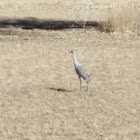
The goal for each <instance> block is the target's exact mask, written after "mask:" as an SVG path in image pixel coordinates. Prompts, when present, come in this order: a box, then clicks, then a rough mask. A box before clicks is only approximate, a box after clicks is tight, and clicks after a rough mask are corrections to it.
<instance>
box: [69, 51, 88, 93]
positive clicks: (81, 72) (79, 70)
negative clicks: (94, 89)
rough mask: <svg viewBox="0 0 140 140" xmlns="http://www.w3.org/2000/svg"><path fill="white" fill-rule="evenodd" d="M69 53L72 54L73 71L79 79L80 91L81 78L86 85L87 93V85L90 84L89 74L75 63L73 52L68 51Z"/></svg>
mask: <svg viewBox="0 0 140 140" xmlns="http://www.w3.org/2000/svg"><path fill="white" fill-rule="evenodd" d="M69 53H72V54H73V59H74V67H75V71H76V73H77V75H78V77H79V80H80V91H81V85H82V81H81V77H82V78H83V79H84V80H85V81H86V83H87V91H88V83H89V82H90V75H89V72H88V71H87V70H86V69H85V67H84V66H83V65H81V64H80V63H79V62H78V61H77V59H76V55H75V51H74V50H72V51H70V52H69Z"/></svg>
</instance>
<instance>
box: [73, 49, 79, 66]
mask: <svg viewBox="0 0 140 140" xmlns="http://www.w3.org/2000/svg"><path fill="white" fill-rule="evenodd" d="M73 59H74V65H78V61H77V59H76V55H75V52H74V51H73Z"/></svg>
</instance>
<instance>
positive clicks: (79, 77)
mask: <svg viewBox="0 0 140 140" xmlns="http://www.w3.org/2000/svg"><path fill="white" fill-rule="evenodd" d="M79 80H80V92H81V86H82V81H81V77H79Z"/></svg>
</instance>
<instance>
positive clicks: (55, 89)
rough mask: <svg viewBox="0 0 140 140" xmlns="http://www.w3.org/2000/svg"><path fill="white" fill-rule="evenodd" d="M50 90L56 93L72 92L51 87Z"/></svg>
mask: <svg viewBox="0 0 140 140" xmlns="http://www.w3.org/2000/svg"><path fill="white" fill-rule="evenodd" d="M49 89H50V90H54V91H58V92H72V91H70V90H67V89H63V88H54V87H50V88H49Z"/></svg>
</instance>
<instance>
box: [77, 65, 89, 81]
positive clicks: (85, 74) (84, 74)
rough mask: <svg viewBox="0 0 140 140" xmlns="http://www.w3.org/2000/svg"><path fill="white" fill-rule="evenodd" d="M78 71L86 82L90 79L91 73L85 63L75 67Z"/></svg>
mask: <svg viewBox="0 0 140 140" xmlns="http://www.w3.org/2000/svg"><path fill="white" fill-rule="evenodd" d="M75 70H76V73H77V74H78V76H79V77H82V78H83V79H84V80H86V82H89V81H90V75H89V72H88V71H87V70H86V68H85V67H84V66H83V65H77V66H76V67H75Z"/></svg>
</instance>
